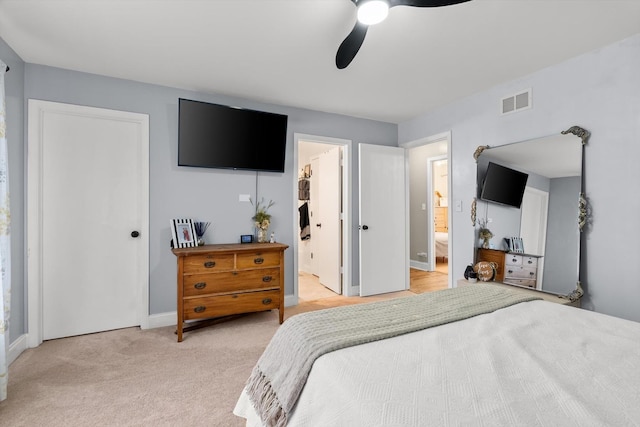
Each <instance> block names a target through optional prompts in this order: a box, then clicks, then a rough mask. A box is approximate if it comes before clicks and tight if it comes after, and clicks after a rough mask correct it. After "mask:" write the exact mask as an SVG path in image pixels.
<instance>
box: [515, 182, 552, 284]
mask: <svg viewBox="0 0 640 427" xmlns="http://www.w3.org/2000/svg"><path fill="white" fill-rule="evenodd" d="M548 213H549V193H548V192H546V191H542V190H538V189H536V188H532V187H525V189H524V195H523V196H522V205H521V206H520V237H521V238H522V243H523V244H524V251H525V253H527V254H531V255H540V256H541V258H538V274H537V277H538V283H537V284H536V287H537V288H538V289H542V277H543V271H544V252H545V244H546V238H547V233H546V230H547V216H548Z"/></svg>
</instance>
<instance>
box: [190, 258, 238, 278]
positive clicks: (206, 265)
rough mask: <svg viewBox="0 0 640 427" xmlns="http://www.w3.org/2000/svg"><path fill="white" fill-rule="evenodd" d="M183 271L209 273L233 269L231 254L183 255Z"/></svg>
mask: <svg viewBox="0 0 640 427" xmlns="http://www.w3.org/2000/svg"><path fill="white" fill-rule="evenodd" d="M183 268H184V270H183V273H184V274H193V273H211V272H214V271H224V270H233V254H221V255H217V254H203V255H192V256H186V257H184V261H183Z"/></svg>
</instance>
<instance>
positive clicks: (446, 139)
mask: <svg viewBox="0 0 640 427" xmlns="http://www.w3.org/2000/svg"><path fill="white" fill-rule="evenodd" d="M402 146H403V147H405V148H407V150H408V152H409V154H408V162H409V206H410V207H409V211H410V212H409V217H410V225H409V236H410V237H409V240H410V242H409V247H410V250H409V264H410V271H411V277H412V283H411V285H412V288H416V286H417V287H418V288H419V287H420V286H421V283H422V282H423V281H424V282H425V283H426V282H427V281H429V282H430V285H431V284H432V283H433V282H434V279H435V282H437V283H438V286H439V287H440V288H443V287H445V283H446V287H452V286H453V283H452V276H451V274H449V268H448V267H449V259H450V258H451V252H452V249H451V245H450V244H449V242H450V241H451V239H450V236H451V234H452V229H451V227H450V224H451V210H450V208H449V206H450V204H449V201H450V200H451V161H450V159H449V153H450V151H451V150H450V148H451V135H450V133H449V132H447V133H442V134H438V135H435V136H432V137H428V138H424V139H420V140H416V141H412V142H409V143H406V144H402ZM416 278H419V279H418V280H416ZM427 279H429V280H427ZM424 290H425V291H426V290H427V289H424ZM429 290H435V289H431V288H430V289H429Z"/></svg>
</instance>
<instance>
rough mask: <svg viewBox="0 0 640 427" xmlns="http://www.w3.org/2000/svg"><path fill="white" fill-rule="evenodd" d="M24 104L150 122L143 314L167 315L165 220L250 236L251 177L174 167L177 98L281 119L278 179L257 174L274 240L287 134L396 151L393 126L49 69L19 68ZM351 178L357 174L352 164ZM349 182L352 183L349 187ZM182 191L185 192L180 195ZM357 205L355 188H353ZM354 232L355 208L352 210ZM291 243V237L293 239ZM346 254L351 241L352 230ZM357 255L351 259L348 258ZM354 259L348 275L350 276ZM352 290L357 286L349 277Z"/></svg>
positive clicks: (283, 220) (280, 220)
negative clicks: (104, 111)
mask: <svg viewBox="0 0 640 427" xmlns="http://www.w3.org/2000/svg"><path fill="white" fill-rule="evenodd" d="M25 83H26V85H25V97H26V98H34V99H43V100H47V101H56V102H65V103H72V104H78V105H89V106H94V107H102V108H112V109H116V110H124V111H132V112H137V113H146V114H149V116H150V180H149V181H150V187H151V188H150V206H149V212H150V223H149V225H150V233H151V235H150V236H149V237H150V248H149V257H150V258H149V259H150V272H149V279H150V284H149V286H150V289H149V294H150V300H149V310H150V314H156V313H163V312H170V311H174V310H175V308H176V307H175V305H176V301H175V294H176V290H175V286H176V284H175V271H176V270H175V269H176V266H175V263H176V262H175V257H174V256H173V254H172V253H171V252H170V250H169V240H170V234H169V220H170V219H171V218H179V217H192V218H197V219H200V220H205V221H211V222H212V227H213V229H212V231H211V233H209V232H208V233H209V234H208V235H207V241H208V242H210V243H228V242H237V241H238V240H239V236H240V234H249V233H252V231H253V228H252V221H251V216H252V210H253V207H252V206H251V205H250V204H249V203H246V202H244V203H242V202H238V195H239V194H252V195H253V196H254V199H255V197H256V195H255V193H256V173H255V172H241V171H227V170H215V169H202V168H185V167H178V166H177V151H178V150H177V135H178V122H177V120H178V114H177V112H178V105H177V102H178V98H179V97H183V98H190V99H197V100H200V101H206V102H215V103H220V104H230V105H237V106H240V107H246V108H252V109H257V110H263V111H270V112H275V113H281V114H287V115H288V116H289V123H288V131H287V154H286V164H285V172H284V174H279V173H259V174H258V195H257V198H258V199H260V198H262V197H264V198H265V199H266V200H270V199H271V200H274V201H275V203H276V204H275V205H274V206H273V207H272V208H271V209H270V210H269V212H270V213H271V214H272V222H271V230H272V231H274V232H275V233H276V236H277V240H278V241H280V242H283V243H287V244H290V245H291V243H292V238H293V237H294V236H293V235H292V234H293V233H292V231H293V224H294V221H295V219H294V218H293V204H294V202H295V200H294V197H293V180H294V179H297V171H296V168H297V163H296V162H294V159H293V134H294V132H297V133H305V134H312V135H321V136H329V137H335V138H344V139H351V140H353V141H354V142H355V143H360V142H364V143H370V144H385V145H396V142H397V127H396V125H393V124H388V123H381V122H375V121H371V120H363V119H356V118H351V117H346V116H340V115H335V114H326V113H321V112H316V111H309V110H302V109H297V108H290V107H284V106H276V105H267V104H262V103H257V102H253V101H249V100H243V99H237V98H230V97H225V96H216V95H206V94H202V93H193V92H187V91H183V90H178V89H173V88H168V87H161V86H155V85H149V84H143V83H137V82H133V81H126V80H120V79H113V78H107V77H101V76H97V75H91V74H85V73H78V72H72V71H68V70H61V69H57V68H51V67H44V66H39V65H33V64H27V68H26V82H25ZM352 168H353V169H352V170H354V171H357V157H356V156H354V159H353V164H352ZM355 181H357V180H355ZM185 190H187V191H185ZM352 194H354V200H357V182H355V183H354V189H353V193H352ZM352 212H353V220H354V222H353V223H354V224H357V220H356V218H358V216H357V215H358V212H357V206H353V210H352ZM296 237H297V236H296ZM353 238H354V242H355V243H354V248H357V242H358V240H357V239H358V235H357V230H354V233H353ZM356 252H357V251H356ZM293 255H294V254H293V252H292V250H287V252H286V258H285V263H286V274H285V293H286V294H293ZM357 255H358V254H357V253H356V254H354V258H355V260H354V261H356V263H355V265H354V269H353V271H354V276H355V274H357V273H355V272H357V271H358V264H357ZM352 280H353V281H354V283H358V278H357V277H353V278H352Z"/></svg>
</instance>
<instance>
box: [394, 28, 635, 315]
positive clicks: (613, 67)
mask: <svg viewBox="0 0 640 427" xmlns="http://www.w3.org/2000/svg"><path fill="white" fill-rule="evenodd" d="M638 75H640V34H637V35H635V36H633V37H630V38H628V39H626V40H622V41H620V42H617V43H614V44H612V45H610V46H607V47H605V48H602V49H599V50H596V51H593V52H590V53H587V54H584V55H581V56H578V57H576V58H573V59H570V60H567V61H565V62H562V63H560V64H557V65H555V66H552V67H549V68H546V69H543V70H540V71H538V72H536V73H534V74H531V75H529V76H525V77H523V78H520V79H517V80H513V81H509V82H506V83H503V84H501V85H499V86H496V87H493V88H491V89H488V90H485V91H483V92H480V93H478V94H475V95H473V96H471V97H468V98H466V99H463V100H460V101H458V102H454V103H452V104H450V105H448V106H446V107H443V108H441V109H438V110H435V111H432V112H429V113H426V114H424V115H421V116H420V117H417V118H415V119H413V120H409V121H407V122H403V123H401V124H400V125H399V128H398V135H399V142H400V143H404V142H409V141H415V140H418V139H421V138H424V137H427V136H430V135H435V134H439V133H441V132H445V131H449V130H451V132H452V142H451V147H452V149H451V153H450V158H451V161H452V170H453V176H452V182H453V185H452V189H451V192H450V198H452V199H454V200H460V201H462V203H463V209H462V212H455V211H453V212H452V214H453V215H452V217H453V220H452V221H453V227H452V230H453V232H452V244H453V259H452V260H450V263H451V264H450V271H451V272H452V274H453V275H454V279H458V278H461V277H462V274H463V272H464V268H465V266H466V265H467V264H469V263H471V262H472V261H473V251H474V243H475V241H474V233H473V228H472V227H471V225H470V222H469V215H470V210H469V205H470V202H471V200H472V199H473V197H474V195H475V179H476V176H475V163H474V159H473V157H472V154H473V152H474V150H475V149H476V147H477V146H478V145H490V146H496V145H503V144H506V143H511V142H515V141H524V140H527V139H533V138H537V137H541V136H546V135H552V134H557V133H559V132H561V131H563V130H565V129H567V128H569V127H570V126H572V125H579V126H582V127H584V128H586V129H588V130H589V131H591V133H592V136H591V139H590V140H589V144H588V145H587V146H586V148H585V162H586V163H585V171H584V172H585V175H584V179H585V186H586V195H587V198H588V199H589V202H590V204H591V208H592V217H591V224H590V225H589V227H588V229H587V231H586V232H585V233H584V234H585V235H584V236H583V237H584V242H585V245H584V246H585V247H584V249H583V260H582V269H581V279H582V280H583V282H584V283H585V290H586V296H585V297H584V299H583V301H582V305H583V307H586V308H588V309H590V310H595V311H598V312H602V313H608V314H612V315H615V316H619V317H623V318H627V319H633V320H636V321H640V310H639V309H638V308H639V307H638V304H639V303H638V301H640V285H638V281H637V279H636V277H637V273H636V271H635V269H636V265H635V263H634V262H628V261H625V262H623V261H621V260H622V259H625V260H636V259H640V245H638V243H637V240H638V238H637V237H636V236H637V235H638V230H637V223H638V220H637V217H638V212H640V198H638V197H635V194H636V192H637V191H636V188H635V187H636V186H637V183H638V182H640V168H638V167H637V161H638V158H640V143H638V141H639V139H640V79H639V78H638ZM527 88H531V89H532V90H533V102H532V105H533V108H532V109H530V110H525V111H521V112H518V113H514V114H510V115H506V116H500V115H499V114H498V105H499V104H498V102H499V99H500V98H501V97H503V96H505V95H508V94H511V93H516V92H517V91H519V90H522V89H527ZM625 194H629V195H630V197H624V195H625ZM449 204H450V206H451V205H455V204H454V202H451V203H449ZM613 248H615V250H614V249H613ZM621 254H624V257H623V256H621Z"/></svg>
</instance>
